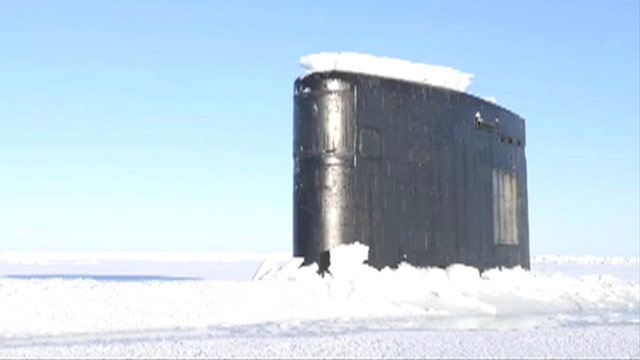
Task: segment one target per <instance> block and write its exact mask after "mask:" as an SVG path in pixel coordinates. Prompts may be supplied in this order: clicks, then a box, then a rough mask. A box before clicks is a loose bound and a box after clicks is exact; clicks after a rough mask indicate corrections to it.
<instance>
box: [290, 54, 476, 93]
mask: <svg viewBox="0 0 640 360" xmlns="http://www.w3.org/2000/svg"><path fill="white" fill-rule="evenodd" d="M300 65H301V66H302V67H303V68H304V69H306V71H307V74H310V73H315V72H328V71H344V72H351V73H357V74H365V75H374V76H380V77H384V78H389V79H397V80H405V81H411V82H417V83H423V84H429V85H434V86H440V87H444V88H448V89H452V90H457V91H462V92H464V91H465V90H466V89H467V87H468V86H469V84H471V78H472V77H473V75H472V74H468V73H465V72H462V71H460V70H456V69H453V68H451V67H447V66H439V65H429V64H420V63H414V62H410V61H406V60H400V59H393V58H387V57H376V56H372V55H367V54H360V53H352V52H339V53H329V52H324V53H318V54H311V55H307V56H303V57H301V58H300Z"/></svg>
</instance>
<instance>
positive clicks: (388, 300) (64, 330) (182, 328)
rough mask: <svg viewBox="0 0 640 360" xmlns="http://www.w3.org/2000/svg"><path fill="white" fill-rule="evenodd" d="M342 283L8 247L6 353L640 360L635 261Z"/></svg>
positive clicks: (546, 260)
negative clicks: (596, 358) (30, 251)
mask: <svg viewBox="0 0 640 360" xmlns="http://www.w3.org/2000/svg"><path fill="white" fill-rule="evenodd" d="M365 256H366V247H364V246H361V245H358V244H354V245H350V246H342V247H340V248H338V249H336V250H334V251H333V252H332V268H331V270H332V272H333V277H327V278H324V279H323V278H320V277H318V276H317V274H315V268H314V267H305V268H299V267H298V265H299V264H300V259H296V258H293V259H292V258H291V257H290V256H289V255H288V254H180V253H173V254H148V253H112V254H111V253H94V254H89V253H84V254H82V253H67V254H65V253H18V252H0V357H1V358H5V357H29V358H32V357H70V356H84V357H86V356H91V357H110V356H116V357H163V358H165V357H198V356H202V357H279V358H280V357H367V358H370V357H401V358H425V357H465V358H466V357H504V358H511V357H569V358H575V357H598V358H603V357H608V358H640V262H639V259H638V258H637V257H633V258H603V257H567V256H538V257H535V258H533V262H532V271H531V272H526V271H523V270H521V269H510V270H497V269H496V270H489V271H486V272H484V273H482V274H480V273H478V271H477V270H475V269H473V268H470V267H466V266H463V265H452V266H450V267H448V268H447V269H417V268H414V267H411V266H408V265H406V264H403V265H401V266H400V267H399V268H398V269H396V270H391V269H383V270H382V271H377V270H375V269H372V268H369V267H367V266H365V265H362V264H361V262H362V259H363V258H364V257H365Z"/></svg>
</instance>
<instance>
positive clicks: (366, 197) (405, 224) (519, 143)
mask: <svg viewBox="0 0 640 360" xmlns="http://www.w3.org/2000/svg"><path fill="white" fill-rule="evenodd" d="M294 88H295V90H294V200H293V201H294V219H293V227H294V229H293V253H294V256H299V257H304V259H305V260H304V264H310V263H314V262H317V263H319V265H320V271H321V272H324V271H325V270H326V269H327V267H328V266H329V254H330V251H331V249H333V248H335V247H336V246H338V245H341V244H350V243H354V242H360V243H363V244H365V245H367V246H368V247H369V254H368V260H367V261H368V264H369V265H371V266H374V267H376V268H383V267H385V266H390V267H395V266H397V265H398V264H399V263H401V262H407V263H409V264H412V265H415V266H421V267H427V266H437V267H445V266H448V265H450V264H453V263H462V264H466V265H470V266H474V267H477V268H479V269H480V270H484V269H487V268H492V267H513V266H518V265H519V266H522V267H523V268H525V269H529V268H530V260H529V224H528V206H527V170H526V160H525V144H526V141H525V122H524V119H523V118H521V117H520V116H518V115H516V114H514V113H513V112H511V111H509V110H507V109H505V108H503V107H501V106H498V105H496V104H494V103H491V102H488V101H485V100H483V99H480V98H478V97H475V96H473V95H470V94H468V93H465V92H461V91H456V90H451V89H447V88H444V87H438V86H432V85H427V84H423V83H417V82H410V81H406V80H397V79H390V78H384V77H380V76H374V75H363V74H357V73H352V72H344V71H326V72H314V73H311V74H308V75H306V76H303V77H301V78H298V79H297V80H296V81H295V84H294Z"/></svg>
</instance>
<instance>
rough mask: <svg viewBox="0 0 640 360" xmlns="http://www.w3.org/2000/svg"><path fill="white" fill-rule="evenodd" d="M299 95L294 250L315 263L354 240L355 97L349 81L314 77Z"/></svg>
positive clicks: (297, 91)
mask: <svg viewBox="0 0 640 360" xmlns="http://www.w3.org/2000/svg"><path fill="white" fill-rule="evenodd" d="M294 96H295V99H294V194H293V198H294V221H293V222H294V236H293V239H294V243H293V248H294V256H301V257H304V258H305V263H312V262H316V261H318V260H319V259H320V258H321V257H322V256H323V255H327V256H328V251H329V250H330V249H331V248H333V247H335V246H337V245H340V244H342V243H346V242H349V239H353V238H354V236H353V234H351V232H353V226H352V225H353V224H351V222H352V221H353V219H354V214H353V212H354V204H353V201H352V198H353V191H354V188H353V185H352V183H353V180H352V179H353V169H354V160H355V157H354V155H355V114H354V109H355V95H354V88H353V86H352V85H351V84H350V83H349V82H347V81H345V80H342V79H338V78H336V79H326V78H325V79H319V78H316V77H308V78H305V79H302V80H298V81H296V83H295V95H294ZM325 261H328V259H327V260H325ZM320 266H321V267H322V266H323V264H322V263H321V264H320ZM324 266H325V267H327V266H328V263H327V264H324Z"/></svg>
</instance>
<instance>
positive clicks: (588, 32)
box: [0, 0, 640, 256]
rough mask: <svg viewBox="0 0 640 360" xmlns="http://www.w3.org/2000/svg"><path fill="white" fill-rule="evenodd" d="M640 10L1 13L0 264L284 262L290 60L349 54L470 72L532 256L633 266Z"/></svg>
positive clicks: (505, 5)
mask: <svg viewBox="0 0 640 360" xmlns="http://www.w3.org/2000/svg"><path fill="white" fill-rule="evenodd" d="M578 5H579V6H578ZM639 14H640V5H639V2H638V1H637V0H620V1H595V0H594V1H583V2H579V3H577V2H568V1H566V2H558V1H550V0H546V1H536V2H514V1H487V2H477V1H455V2H454V1H441V0H437V1H424V0H415V1H395V2H386V1H350V2H346V1H335V0H330V1H323V2H321V3H317V2H306V1H279V2H275V1H274V2H259V1H248V0H239V1H229V2H226V1H224V2H223V1H163V0H154V1H151V0H138V1H124V0H109V1H79V0H77V1H68V0H64V1H18V0H15V1H2V0H0V165H1V166H0V168H1V169H2V170H0V251H3V250H24V251H36V250H45V249H47V250H60V251H157V250H160V251H289V250H290V249H291V246H292V238H291V236H292V235H291V232H292V229H291V226H292V176H293V163H292V141H293V140H292V131H293V126H292V115H293V110H292V104H293V101H292V100H293V81H294V80H295V78H296V77H297V76H298V75H300V74H301V73H302V69H301V68H300V67H299V65H298V59H299V57H300V56H303V55H307V54H310V53H316V52H322V51H332V52H333V51H353V52H361V53H368V54H372V55H377V56H388V57H395V58H400V59H405V60H410V61H414V62H422V63H429V64H435V65H445V66H451V67H454V68H456V69H460V70H462V71H465V72H470V73H472V74H474V78H473V80H472V84H471V86H470V87H469V89H468V91H469V92H471V93H473V94H475V95H478V96H481V97H489V96H491V97H495V98H496V99H497V100H498V102H499V103H500V104H501V105H504V106H505V107H507V108H509V109H511V110H513V111H514V112H516V113H518V114H520V115H522V116H523V117H524V118H525V119H526V121H527V123H526V126H527V149H526V155H527V164H528V185H529V216H530V219H529V220H530V241H531V252H532V254H533V255H537V254H548V253H551V254H564V255H566V254H575V255H584V254H593V255H626V256H638V255H640V254H639V253H640V224H639V223H640V220H639V217H640V210H639V207H640V205H639V203H640V191H639V188H640V185H639V184H640V177H639V162H640V155H639V152H640V145H639V137H640V135H639V122H640V69H639V68H640V34H639V33H640V22H639V17H640V15H639Z"/></svg>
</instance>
